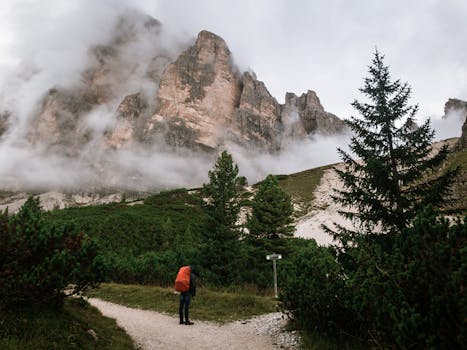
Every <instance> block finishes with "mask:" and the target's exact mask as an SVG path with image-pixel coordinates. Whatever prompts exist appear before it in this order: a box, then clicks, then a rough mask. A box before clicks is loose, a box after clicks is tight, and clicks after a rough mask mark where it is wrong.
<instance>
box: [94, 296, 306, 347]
mask: <svg viewBox="0 0 467 350" xmlns="http://www.w3.org/2000/svg"><path fill="white" fill-rule="evenodd" d="M89 303H90V304H91V305H93V306H95V307H97V308H98V309H99V310H100V312H101V313H102V314H103V315H104V316H107V317H111V318H114V319H116V320H117V324H118V325H119V326H120V327H122V328H123V329H125V331H126V332H127V333H128V334H129V335H130V337H131V338H132V339H133V341H134V342H135V343H136V345H137V346H138V347H139V348H141V349H144V350H152V349H162V350H163V349H190V350H192V349H200V350H207V349H229V350H233V349H242V350H247V349H251V350H253V349H254V350H266V349H296V348H298V345H297V337H296V335H295V334H293V333H289V332H283V330H282V327H283V326H284V325H285V322H286V321H285V319H284V318H283V317H282V314H281V313H272V314H267V315H263V316H259V317H255V318H253V319H250V320H247V321H236V322H232V323H228V324H224V325H218V324H215V323H211V322H204V321H194V322H195V324H194V325H193V326H186V325H180V324H179V320H178V317H173V316H169V315H166V314H162V313H158V312H154V311H148V310H140V309H133V308H129V307H126V306H122V305H118V304H114V303H110V302H107V301H103V300H100V299H94V298H91V299H89Z"/></svg>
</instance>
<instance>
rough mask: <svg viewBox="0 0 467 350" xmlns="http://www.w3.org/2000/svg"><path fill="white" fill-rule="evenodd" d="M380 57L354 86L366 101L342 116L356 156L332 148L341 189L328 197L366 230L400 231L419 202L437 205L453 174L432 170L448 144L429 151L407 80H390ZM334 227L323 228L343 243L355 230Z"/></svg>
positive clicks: (426, 132)
mask: <svg viewBox="0 0 467 350" xmlns="http://www.w3.org/2000/svg"><path fill="white" fill-rule="evenodd" d="M383 59H384V56H383V55H381V54H380V53H379V52H378V51H376V52H375V54H374V58H373V60H372V64H371V66H370V67H369V77H367V78H365V80H364V86H363V88H361V89H360V91H361V92H362V93H363V94H364V96H365V97H366V101H365V102H360V101H357V100H355V101H354V102H353V103H352V106H353V107H354V108H355V109H356V110H357V112H358V113H359V114H360V118H356V117H351V119H350V120H347V121H346V123H347V124H348V126H349V127H350V128H351V129H352V131H353V133H354V136H353V137H352V139H351V144H350V150H351V152H352V154H353V155H355V156H356V158H355V159H354V158H352V154H349V153H346V152H345V151H343V150H342V149H339V150H338V151H339V153H340V155H341V158H342V160H343V161H344V163H345V169H344V170H337V173H338V175H339V177H340V179H341V180H342V181H343V183H344V185H345V189H344V190H342V191H339V192H338V193H337V194H336V196H335V198H334V199H335V200H336V201H338V202H340V203H341V204H343V205H344V207H346V210H343V211H342V212H341V214H342V215H344V216H345V217H347V218H349V219H351V220H352V221H353V222H354V224H355V226H356V227H357V230H358V231H359V232H361V233H367V234H370V233H374V232H375V231H382V232H400V230H401V229H402V228H404V227H406V226H408V224H409V223H410V221H411V220H412V219H413V218H414V217H415V215H416V212H417V211H418V210H419V209H420V208H421V207H423V206H425V205H427V204H433V205H436V206H439V205H441V204H442V203H443V201H444V198H445V195H446V194H447V193H448V192H449V186H450V184H451V183H452V180H453V178H454V176H455V174H456V170H453V171H447V172H446V173H444V174H443V175H438V174H436V172H435V171H433V170H436V168H437V167H438V166H439V165H440V164H441V163H442V162H443V160H444V159H445V158H446V155H447V153H448V149H447V147H446V146H444V147H443V148H441V150H440V151H439V152H437V153H436V154H434V155H433V154H432V147H431V143H432V139H433V136H434V131H433V130H432V129H431V127H430V121H429V120H427V121H426V122H425V123H423V124H422V125H421V126H417V125H416V124H415V121H414V117H415V114H416V112H417V109H418V106H416V105H409V98H410V94H411V89H410V87H409V86H408V84H407V83H404V84H403V83H401V82H400V81H399V80H396V81H391V78H390V74H389V67H388V66H385V65H384V62H383ZM336 226H337V232H333V231H331V230H329V229H328V231H330V232H332V233H334V237H335V238H337V239H338V240H340V242H341V243H343V244H344V245H345V244H346V243H348V242H351V241H352V239H353V238H354V237H355V234H356V232H353V231H351V230H347V229H345V228H343V227H341V226H339V225H336ZM375 229H376V230H375Z"/></svg>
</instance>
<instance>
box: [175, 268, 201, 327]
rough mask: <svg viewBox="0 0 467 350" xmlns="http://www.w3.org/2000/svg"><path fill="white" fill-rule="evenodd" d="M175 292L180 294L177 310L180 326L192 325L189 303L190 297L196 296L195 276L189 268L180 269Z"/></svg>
mask: <svg viewBox="0 0 467 350" xmlns="http://www.w3.org/2000/svg"><path fill="white" fill-rule="evenodd" d="M175 290H176V291H178V292H180V307H179V309H178V313H179V315H180V324H185V325H192V324H194V323H193V322H191V321H190V318H189V309H190V301H191V298H192V297H195V296H196V275H195V274H194V272H193V268H192V267H191V266H183V267H181V268H180V270H179V271H178V274H177V278H176V280H175ZM183 316H185V320H183Z"/></svg>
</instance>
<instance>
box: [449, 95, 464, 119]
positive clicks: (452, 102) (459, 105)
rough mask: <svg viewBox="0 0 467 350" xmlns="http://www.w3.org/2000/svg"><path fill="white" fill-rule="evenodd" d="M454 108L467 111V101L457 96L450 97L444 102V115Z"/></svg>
mask: <svg viewBox="0 0 467 350" xmlns="http://www.w3.org/2000/svg"><path fill="white" fill-rule="evenodd" d="M452 110H461V111H465V112H466V113H467V102H466V101H462V100H459V99H457V98H450V99H449V100H448V101H447V102H446V103H445V104H444V115H447V114H448V113H449V112H450V111H452Z"/></svg>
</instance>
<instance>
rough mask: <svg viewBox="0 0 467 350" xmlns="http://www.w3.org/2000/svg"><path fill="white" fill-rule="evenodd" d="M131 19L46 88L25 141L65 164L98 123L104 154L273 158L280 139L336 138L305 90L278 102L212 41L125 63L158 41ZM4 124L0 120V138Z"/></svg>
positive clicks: (330, 118) (334, 124) (202, 39)
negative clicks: (242, 151)
mask: <svg viewBox="0 0 467 350" xmlns="http://www.w3.org/2000/svg"><path fill="white" fill-rule="evenodd" d="M132 20H133V21H130V20H128V19H122V20H121V21H120V23H119V24H118V26H117V28H116V31H115V36H114V39H113V40H112V41H111V42H109V43H108V44H106V45H99V46H96V47H94V48H92V49H91V50H90V65H89V68H88V69H86V70H85V71H84V72H83V74H82V79H81V81H80V82H78V83H77V84H76V87H75V88H71V89H70V88H69V89H63V88H60V87H54V88H52V89H50V91H49V92H48V93H47V94H46V95H45V96H44V98H43V100H42V102H41V103H40V106H39V109H38V111H37V114H36V115H35V116H33V117H32V118H31V123H30V130H29V132H28V133H27V135H28V138H29V140H30V141H31V142H32V143H34V144H39V143H40V144H42V145H45V148H46V149H48V150H50V149H53V150H56V151H57V152H60V153H62V154H66V155H69V156H73V155H76V154H78V153H79V149H80V147H82V146H83V145H85V144H86V143H88V142H89V141H90V140H95V136H96V130H95V128H93V124H96V123H97V124H99V125H100V126H99V130H97V132H98V133H102V135H101V141H99V142H100V146H99V147H100V149H103V150H105V149H119V148H121V147H124V146H126V145H129V144H133V143H135V142H136V143H145V144H154V143H160V142H163V143H164V144H166V145H168V146H170V147H183V148H189V149H194V150H199V149H202V150H208V151H209V150H216V149H218V148H228V147H229V145H233V144H235V145H241V146H242V147H246V148H251V149H258V150H263V151H277V150H279V149H280V148H281V147H283V146H284V144H285V143H284V140H290V139H297V138H304V137H306V136H307V135H310V134H314V133H321V134H335V133H338V132H341V131H342V130H343V128H344V124H343V122H342V121H341V120H340V119H338V118H337V117H335V116H334V115H332V114H330V113H327V112H326V111H325V110H324V108H323V106H322V105H321V103H320V101H319V99H318V97H317V96H316V94H315V93H314V92H313V91H308V92H307V93H306V94H303V95H302V96H300V97H297V96H296V95H295V94H292V93H288V94H287V96H286V102H285V104H284V105H281V104H279V103H278V102H277V101H276V99H275V98H274V97H273V96H271V95H270V93H269V92H268V90H267V88H266V86H265V85H264V83H263V82H261V81H259V80H257V79H256V76H255V75H254V73H248V72H245V73H242V72H240V71H239V70H238V69H237V68H236V66H235V64H234V62H233V59H232V55H231V52H230V50H229V48H228V46H227V44H226V43H225V41H224V40H223V39H222V38H220V37H219V36H217V35H215V34H213V33H210V32H207V31H202V32H200V33H199V35H198V37H197V40H196V41H195V43H194V44H193V45H192V46H188V47H187V48H186V49H185V50H184V51H183V52H181V53H180V54H179V55H178V56H176V55H173V54H172V55H171V54H170V52H169V51H164V50H161V49H159V50H157V52H156V51H155V52H154V53H153V54H152V56H150V57H149V58H147V57H146V59H145V60H139V59H138V57H128V51H130V50H129V48H130V49H131V47H132V45H136V44H135V43H138V42H139V43H140V42H141V38H140V37H139V36H141V33H143V34H144V36H145V38H144V39H145V40H151V41H152V40H154V42H156V41H157V38H158V35H159V32H160V30H161V29H160V28H161V25H160V23H159V22H157V21H156V20H154V19H150V18H147V17H145V18H139V20H140V22H141V23H139V24H135V23H134V18H133V19H132ZM146 44H147V45H151V44H152V43H151V42H148V43H146ZM5 115H6V114H5ZM96 120H97V121H96ZM106 120H107V121H106ZM7 125H8V123H7V118H6V117H3V118H0V133H3V132H4V131H5V130H6V128H7Z"/></svg>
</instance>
